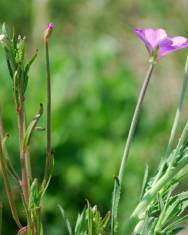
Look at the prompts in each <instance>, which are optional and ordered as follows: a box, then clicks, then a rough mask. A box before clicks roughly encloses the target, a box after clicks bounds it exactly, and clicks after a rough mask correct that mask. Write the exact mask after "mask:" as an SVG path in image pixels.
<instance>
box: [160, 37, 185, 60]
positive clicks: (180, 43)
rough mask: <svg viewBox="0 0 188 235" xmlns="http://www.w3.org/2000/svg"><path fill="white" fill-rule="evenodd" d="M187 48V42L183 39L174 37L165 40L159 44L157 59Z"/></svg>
mask: <svg viewBox="0 0 188 235" xmlns="http://www.w3.org/2000/svg"><path fill="white" fill-rule="evenodd" d="M186 47H188V40H187V38H185V37H180V36H178V37H174V38H168V39H165V40H164V41H162V42H161V43H160V46H159V51H158V59H159V58H160V57H162V56H165V55H167V54H169V53H172V52H174V51H177V50H180V49H183V48H186Z"/></svg>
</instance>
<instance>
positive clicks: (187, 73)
mask: <svg viewBox="0 0 188 235" xmlns="http://www.w3.org/2000/svg"><path fill="white" fill-rule="evenodd" d="M187 83H188V56H187V59H186V63H185V75H184V79H183V82H182V86H181V92H180V97H179V102H178V107H177V110H176V114H175V117H174V122H173V125H172V129H171V133H170V138H169V141H168V146H167V150H166V155H165V157H167V156H168V155H169V152H171V150H172V144H173V140H174V137H175V134H176V131H177V127H178V123H179V119H180V114H181V112H182V108H183V104H184V100H185V95H186V90H187Z"/></svg>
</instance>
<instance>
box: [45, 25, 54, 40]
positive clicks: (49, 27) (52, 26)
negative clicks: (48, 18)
mask: <svg viewBox="0 0 188 235" xmlns="http://www.w3.org/2000/svg"><path fill="white" fill-rule="evenodd" d="M53 29H54V24H53V23H49V24H48V28H47V29H46V30H45V32H44V41H45V42H48V39H49V38H50V36H51V34H52V31H53Z"/></svg>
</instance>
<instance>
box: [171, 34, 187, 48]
mask: <svg viewBox="0 0 188 235" xmlns="http://www.w3.org/2000/svg"><path fill="white" fill-rule="evenodd" d="M171 40H172V42H173V46H174V47H181V46H182V45H184V44H185V43H187V38H185V37H181V36H178V37H174V38H171Z"/></svg>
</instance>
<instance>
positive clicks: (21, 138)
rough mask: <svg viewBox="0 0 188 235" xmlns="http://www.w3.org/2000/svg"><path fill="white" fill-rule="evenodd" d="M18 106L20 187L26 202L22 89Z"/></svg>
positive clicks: (26, 183) (26, 182) (26, 173)
mask: <svg viewBox="0 0 188 235" xmlns="http://www.w3.org/2000/svg"><path fill="white" fill-rule="evenodd" d="M20 93H21V94H20V107H19V110H18V127H19V141H20V146H19V147H20V164H21V174H22V182H21V187H22V190H23V195H24V198H25V202H26V204H28V203H29V188H28V187H29V184H28V182H29V175H28V171H27V169H28V167H27V162H26V154H25V151H24V137H25V110H24V96H23V94H22V89H20Z"/></svg>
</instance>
